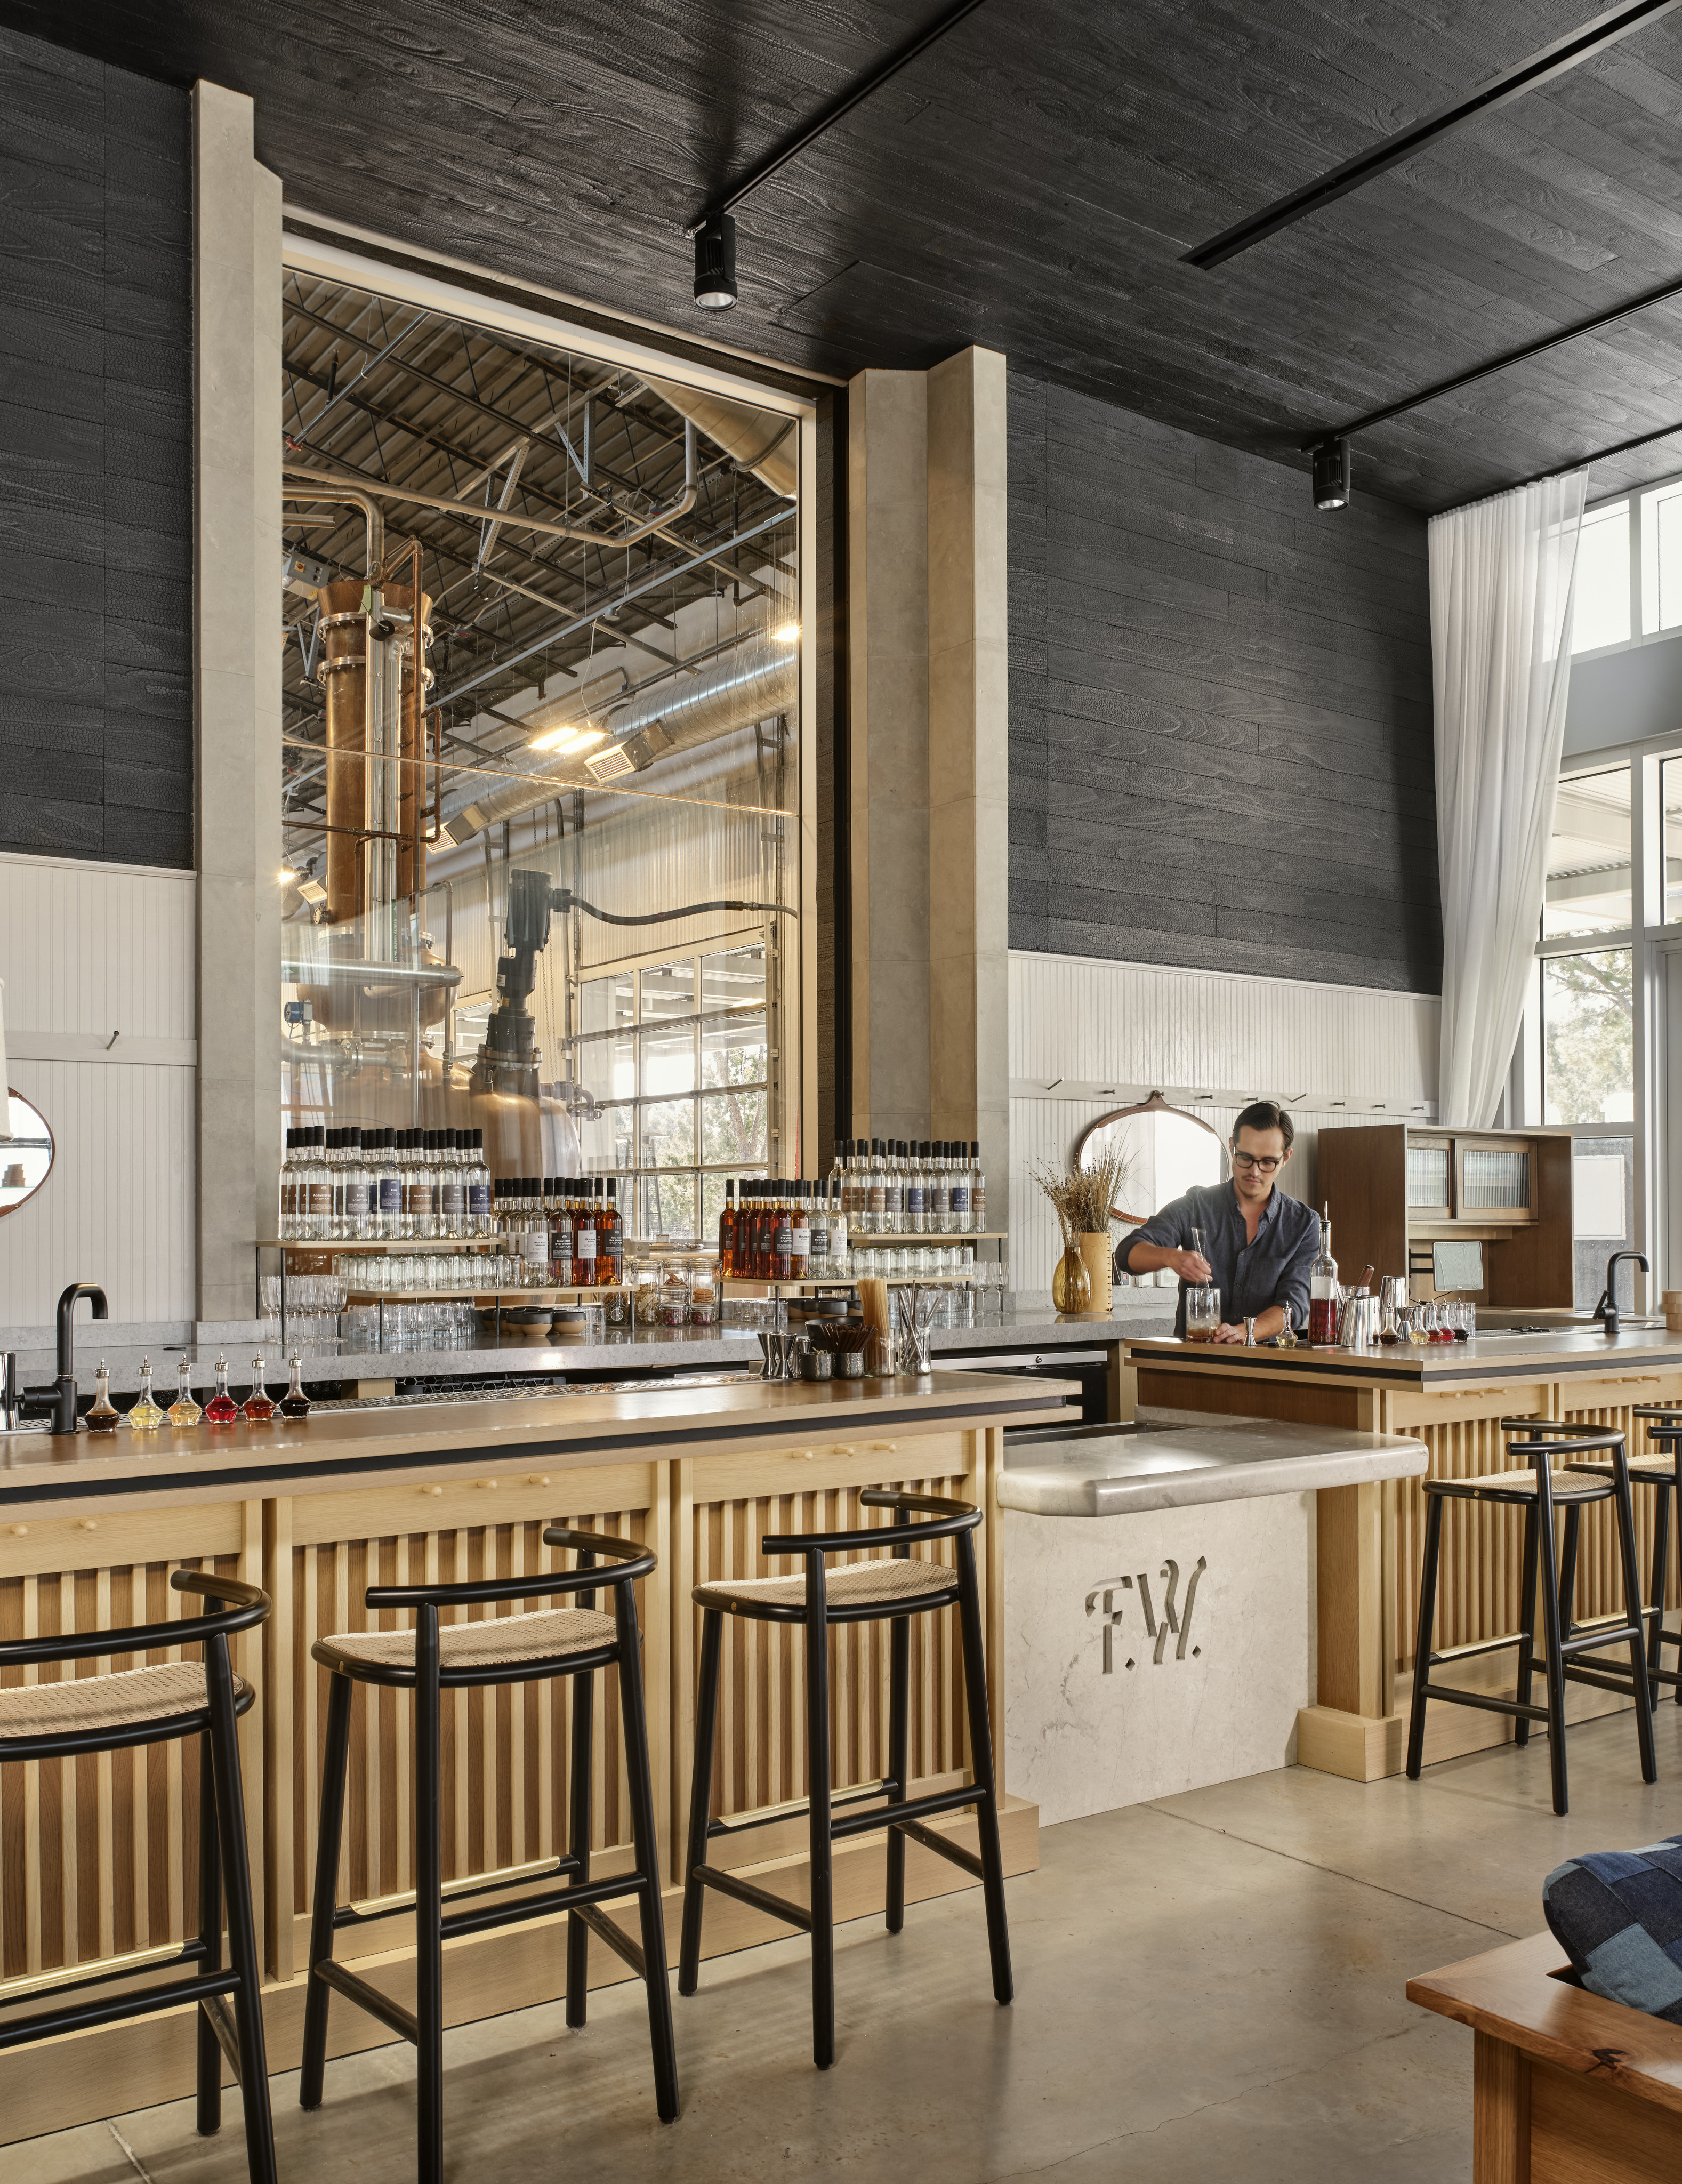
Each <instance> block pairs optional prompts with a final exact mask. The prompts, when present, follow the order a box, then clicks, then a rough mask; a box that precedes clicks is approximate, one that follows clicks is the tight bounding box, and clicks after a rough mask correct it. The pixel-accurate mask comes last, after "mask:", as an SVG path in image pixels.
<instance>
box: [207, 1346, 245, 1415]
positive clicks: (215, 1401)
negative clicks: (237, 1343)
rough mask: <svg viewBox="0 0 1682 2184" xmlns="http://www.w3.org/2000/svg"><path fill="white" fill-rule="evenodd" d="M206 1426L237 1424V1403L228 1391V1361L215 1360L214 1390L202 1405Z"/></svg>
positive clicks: (221, 1358) (224, 1359) (222, 1358)
mask: <svg viewBox="0 0 1682 2184" xmlns="http://www.w3.org/2000/svg"><path fill="white" fill-rule="evenodd" d="M204 1423H205V1424H206V1425H207V1426H232V1425H237V1424H239V1405H238V1404H237V1402H236V1401H234V1399H233V1397H232V1396H231V1395H230V1394H229V1393H228V1361H227V1359H226V1357H219V1358H218V1359H217V1360H216V1392H215V1394H214V1396H211V1398H210V1400H209V1402H208V1403H206V1405H205V1406H204Z"/></svg>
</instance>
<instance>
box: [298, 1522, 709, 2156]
mask: <svg viewBox="0 0 1682 2184" xmlns="http://www.w3.org/2000/svg"><path fill="white" fill-rule="evenodd" d="M543 1541H544V1544H545V1545H546V1546H551V1547H573V1548H576V1550H577V1554H578V1566H577V1568H576V1569H574V1570H571V1571H562V1570H554V1571H549V1572H547V1573H541V1572H540V1573H538V1574H535V1575H531V1576H526V1577H512V1578H489V1579H485V1580H480V1581H476V1582H470V1583H466V1584H462V1585H370V1587H369V1588H368V1591H367V1593H366V1595H365V1598H366V1601H367V1604H368V1606H369V1607H370V1608H382V1607H397V1608H403V1607H412V1608H413V1609H414V1610H415V1629H414V1630H354V1631H344V1632H342V1633H340V1634H338V1635H336V1636H334V1637H331V1638H323V1639H318V1640H317V1641H316V1643H315V1645H314V1646H312V1647H311V1648H310V1651H311V1652H312V1653H313V1654H314V1656H315V1659H316V1660H317V1661H319V1662H320V1663H321V1665H322V1667H323V1668H326V1669H331V1670H332V1672H333V1675H332V1685H331V1695H330V1698H329V1702H328V1708H327V1735H326V1754H325V1758H324V1760H323V1765H322V1775H321V1826H320V1837H319V1840H318V1842H317V1847H316V1853H315V1901H314V1907H313V1911H312V1915H311V1921H310V1929H309V1992H308V1994H307V1997H306V1999H305V2003H304V2067H303V2077H302V2081H301V2082H300V2085H299V2087H298V2101H299V2103H300V2105H301V2106H303V2107H304V2108H306V2109H314V2108H319V2107H320V2103H321V2081H322V2075H323V2071H324V2069H325V2066H326V2054H327V2005H328V1998H329V1995H330V1992H331V1993H333V1994H340V1995H343V1997H345V1999H346V2000H347V2001H348V2002H354V2003H356V2005H357V2006H358V2008H359V2009H365V2010H367V2011H368V2013H369V2014H370V2016H374V2017H377V2018H378V2019H379V2020H380V2022H381V2023H382V2025H389V2026H390V2028H391V2030H392V2031H393V2032H396V2033H398V2034H399V2035H400V2036H402V2037H403V2038H404V2039H405V2040H407V2041H408V2042H409V2043H410V2044H411V2046H413V2048H415V2057H416V2076H417V2080H418V2103H419V2109H420V2127H419V2147H418V2173H419V2175H420V2177H421V2184H439V2180H441V2179H442V2177H443V1946H444V1942H446V1940H448V1939H449V1938H450V1937H452V1936H454V1935H457V1934H482V1933H484V1932H486V1931H488V1930H489V1929H490V1928H492V1927H493V1926H510V1925H518V1924H520V1923H521V1922H523V1921H524V1920H526V1919H546V1918H549V1917H551V1916H553V1914H554V1913H555V1912H557V1911H565V1912H566V1913H568V1914H570V1915H569V1917H568V1919H567V1922H566V1924H567V1934H566V2021H567V2023H568V2024H569V2025H572V2026H574V2027H577V2026H580V2025H582V2024H583V2023H584V2019H585V1997H586V1983H587V1977H588V1950H589V1936H590V1935H591V1934H594V1935H595V1936H597V1938H598V1939H599V1940H600V1941H603V1942H606V1943H607V1945H608V1946H609V1947H610V1948H611V1949H613V1950H614V1951H615V1953H617V1954H618V1955H620V1956H621V1957H622V1958H624V1959H625V1961H626V1963H627V1964H629V1965H630V1966H631V1968H632V1970H633V1971H634V1972H635V1973H636V1974H637V1975H638V1978H639V1979H641V1980H642V1981H643V1982H644V1984H645V1985H646V1986H647V1988H648V1996H649V2036H650V2039H651V2041H652V2043H653V2048H654V2098H655V2103H656V2105H657V2107H658V2109H659V2110H660V2120H661V2121H662V2122H664V2123H670V2122H671V2120H672V2119H673V2118H674V2117H675V2116H676V2115H677V2054H676V2051H675V2049H674V2047H673V2044H672V2031H671V1990H670V1988H669V1987H668V1986H667V1984H666V1926H665V1921H664V1919H663V1917H662V1914H661V1908H660V1853H659V1848H658V1846H657V1843H656V1841H655V1836H654V1789H653V1784H652V1780H651V1779H650V1776H649V1735H648V1722H647V1717H646V1714H645V1713H644V1710H643V1666H642V1651H641V1648H642V1639H641V1635H640V1633H639V1632H638V1628H637V1596H636V1594H635V1592H634V1591H633V1590H632V1588H633V1586H634V1585H635V1583H636V1580H638V1578H642V1577H648V1576H649V1575H651V1574H652V1573H653V1571H654V1568H655V1567H656V1563H657V1559H658V1558H657V1557H655V1556H654V1555H653V1554H651V1553H649V1552H648V1551H647V1550H646V1549H644V1548H642V1547H639V1546H638V1545H637V1544H636V1542H635V1541H632V1540H620V1539H614V1538H612V1537H610V1535H607V1534H605V1533H601V1532H581V1531H574V1530H572V1529H570V1528H567V1527H563V1526H560V1525H551V1526H550V1527H549V1529H548V1530H546V1531H545V1532H544V1534H543ZM599 1555H600V1556H604V1557H606V1558H607V1560H608V1562H609V1563H611V1565H612V1567H611V1568H610V1569H608V1570H606V1571H601V1570H598V1569H597V1568H596V1557H598V1556H599ZM598 1585H607V1586H608V1587H610V1589H611V1591H612V1593H613V1613H612V1614H611V1615H600V1614H598V1613H596V1610H595V1588H596V1587H597V1586H598ZM569 1592H570V1593H576V1595H578V1602H577V1605H576V1607H562V1608H546V1609H541V1610H539V1611H538V1612H537V1613H534V1614H530V1615H509V1616H496V1617H493V1618H491V1619H489V1620H487V1621H486V1622H482V1623H457V1624H446V1625H445V1626H443V1628H442V1629H441V1628H440V1627H439V1624H438V1612H439V1610H440V1609H441V1608H449V1607H466V1606H470V1605H473V1604H476V1603H478V1602H492V1601H503V1600H543V1599H549V1598H551V1597H552V1596H554V1595H555V1594H557V1593H569ZM615 1665H616V1666H617V1668H618V1669H619V1702H620V1713H621V1719H622V1722H623V1726H624V1731H625V1769H626V1787H627V1793H628V1797H629V1801H630V1806H631V1833H632V1844H633V1847H634V1851H635V1857H636V1863H635V1865H634V1867H633V1868H632V1870H631V1871H630V1872H629V1873H619V1874H615V1875H614V1876H613V1878H612V1879H611V1880H591V1878H590V1765H591V1727H592V1723H591V1716H592V1713H593V1705H592V1698H591V1687H590V1684H589V1681H588V1679H589V1678H590V1677H591V1676H592V1675H593V1674H594V1673H595V1671H596V1670H597V1669H607V1668H612V1667H614V1666H615ZM556 1676H580V1677H582V1678H584V1679H585V1680H584V1682H583V1683H582V1685H580V1686H579V1689H578V1691H577V1694H576V1698H575V1701H574V1706H573V1715H572V1759H571V1784H570V1789H571V1798H570V1805H571V1819H570V1838H569V1842H568V1847H567V1850H566V1852H565V1855H564V1856H560V1857H557V1858H555V1860H554V1865H553V1867H552V1873H553V1875H554V1876H555V1877H560V1876H561V1875H565V1876H567V1877H568V1886H565V1888H557V1889H549V1890H546V1891H545V1892H543V1894H542V1895H539V1896H524V1897H520V1898H519V1899H518V1900H517V1901H515V1902H514V1903H486V1904H482V1905H480V1906H479V1907H478V1908H475V1909H471V1910H466V1911H453V1912H450V1913H448V1914H446V1913H445V1911H444V1908H443V1814H442V1811H441V1808H440V1803H439V1780H438V1777H439V1757H440V1749H441V1743H442V1734H441V1724H440V1719H439V1707H440V1694H441V1693H442V1692H444V1691H462V1690H471V1689H474V1688H475V1687H477V1686H483V1685H494V1684H524V1683H533V1682H538V1681H547V1680H550V1679H553V1678H554V1677H556ZM354 1683H364V1684H386V1685H395V1686H397V1687H398V1688H399V1689H403V1690H412V1691H414V1693H415V1895H414V1900H415V2009H414V2012H413V2014H410V2012H409V2011H408V2010H407V2009H404V2007H403V2005H402V2004H401V2003H397V2002H393V2000H392V1999H391V1998H390V1997H388V1996H387V1995H384V1994H382V1992H380V1990H379V1989H378V1988H377V1987H376V1986H370V1983H369V1982H368V1981H366V1980H365V1979H363V1978H361V1977H359V1975H358V1974H356V1973H355V1972H354V1971H352V1970H349V1969H348V1966H346V1965H344V1964H337V1963H336V1962H335V1961H334V1958H333V1936H334V1933H335V1932H336V1931H337V1929H338V1928H339V1927H341V1926H355V1925H362V1924H364V1923H365V1921H366V1920H367V1919H370V1918H379V1917H382V1916H385V1915H387V1912H388V1910H389V1908H390V1906H389V1904H388V1903H387V1904H386V1905H384V1906H382V1909H381V1910H379V1911H371V1910H370V1911H359V1910H357V1909H356V1908H354V1906H353V1905H349V1904H341V1903H339V1901H338V1865H339V1841H340V1836H341V1835H342V1833H343V1818H344V1786H345V1769H346V1763H347V1761H348V1756H349V1749H350V1697H351V1685H353V1684H354ZM531 1878H532V1875H530V1874H529V1873H522V1874H521V1875H519V1876H518V1880H519V1881H525V1880H530V1879H531ZM517 1885H518V1882H517V1881H516V1880H504V1881H500V1882H499V1881H497V1880H486V1881H485V1882H484V1883H482V1890H481V1891H476V1890H475V1888H474V1887H473V1886H472V1885H471V1883H469V1884H467V1885H465V1886H464V1885H463V1884H462V1883H460V1882H456V1883H454V1884H452V1893H453V1894H454V1895H462V1896H465V1895H472V1894H474V1893H476V1892H487V1893H488V1892H492V1891H494V1890H496V1889H497V1888H498V1887H512V1886H517ZM632 1895H634V1896H636V1897H638V1905H639V1908H640V1911H641V1914H642V1921H641V1923H642V1941H641V1942H640V1944H638V1942H634V1941H633V1940H632V1937H631V1936H630V1935H628V1934H627V1933H626V1932H625V1931H624V1930H623V1928H622V1927H621V1926H620V1925H617V1924H616V1923H615V1921H614V1920H613V1919H610V1918H609V1917H608V1915H607V1914H606V1913H605V1912H604V1911H603V1910H602V1909H601V1908H600V1906H601V1905H602V1904H604V1903H607V1902H610V1901H611V1900H612V1899H614V1898H615V1897H621V1896H632Z"/></svg>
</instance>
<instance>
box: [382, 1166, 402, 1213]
mask: <svg viewBox="0 0 1682 2184" xmlns="http://www.w3.org/2000/svg"><path fill="white" fill-rule="evenodd" d="M380 1211H381V1212H382V1213H401V1212H402V1211H403V1185H402V1184H401V1183H399V1182H398V1178H396V1176H394V1175H382V1177H381V1178H380Z"/></svg>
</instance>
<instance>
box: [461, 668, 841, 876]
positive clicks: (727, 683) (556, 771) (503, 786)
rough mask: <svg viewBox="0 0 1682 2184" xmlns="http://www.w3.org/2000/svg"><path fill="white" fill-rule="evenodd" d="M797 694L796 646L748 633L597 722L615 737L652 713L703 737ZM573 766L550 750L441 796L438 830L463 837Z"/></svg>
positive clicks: (790, 704) (521, 808) (541, 794)
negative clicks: (533, 761)
mask: <svg viewBox="0 0 1682 2184" xmlns="http://www.w3.org/2000/svg"><path fill="white" fill-rule="evenodd" d="M799 694H800V655H799V647H798V646H797V645H791V644H777V643H772V642H771V639H770V638H766V637H763V636H760V637H751V638H744V641H743V642H742V643H740V644H739V645H738V646H736V647H735V648H734V649H732V651H729V652H727V653H726V654H724V655H723V656H722V657H721V659H718V660H714V661H712V662H711V664H710V666H706V667H704V668H701V669H700V670H699V671H698V672H696V673H695V674H693V675H692V676H690V677H688V679H687V680H685V681H683V682H671V683H668V684H666V685H665V686H664V687H663V688H656V689H653V690H643V691H640V692H639V693H638V695H637V696H636V697H634V698H632V699H630V701H629V702H628V703H627V704H626V705H621V706H618V707H616V708H615V710H614V711H612V712H611V713H610V714H609V715H608V716H607V717H606V718H605V719H604V721H602V723H601V725H602V726H603V727H604V728H606V729H607V730H608V732H609V733H610V735H611V736H612V737H613V738H614V740H615V742H623V741H624V739H625V738H627V736H632V735H635V734H636V733H638V731H639V730H641V729H643V728H647V727H652V726H653V724H654V722H655V721H659V722H660V725H661V726H662V727H664V728H665V729H666V733H667V734H668V735H670V736H671V738H673V740H674V741H676V742H677V743H680V744H685V745H688V744H699V743H710V742H711V741H713V740H714V739H715V738H717V737H719V736H722V735H727V734H728V733H730V732H731V730H732V729H733V728H744V727H751V726H752V725H753V723H754V722H755V721H765V720H769V719H770V717H771V715H772V714H773V713H791V712H793V711H794V709H795V707H796V705H798V704H799ZM578 767H579V760H577V759H576V757H568V756H567V755H565V753H564V752H557V753H556V754H555V755H554V757H553V758H551V759H549V760H547V761H546V762H545V763H543V764H541V765H539V766H537V768H536V769H535V770H534V771H533V772H532V776H531V777H530V779H529V780H526V781H504V782H502V783H498V785H497V787H495V788H489V789H486V790H482V791H478V790H475V789H474V788H472V787H471V785H470V786H469V787H467V788H464V789H462V790H460V791H459V792H458V793H457V794H456V795H455V796H454V797H452V798H449V799H446V804H445V811H446V814H447V816H446V820H445V826H444V832H445V833H447V834H448V836H449V838H450V839H451V841H453V842H465V841H469V840H471V838H472V837H473V836H474V835H475V834H476V833H478V832H479V830H480V829H481V827H492V826H495V825H497V824H498V823H499V822H501V821H503V820H504V819H517V818H518V817H519V816H521V813H522V812H525V811H532V810H534V809H535V807H536V806H537V805H539V804H543V803H546V802H547V801H548V800H549V798H550V797H552V796H553V795H554V793H555V789H556V787H557V785H558V784H559V783H561V782H563V781H564V782H565V783H567V784H568V785H570V786H574V787H576V786H579V785H581V784H580V783H579V778H578ZM451 805H454V810H453V811H452V810H451V808H450V807H451Z"/></svg>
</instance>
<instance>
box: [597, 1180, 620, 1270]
mask: <svg viewBox="0 0 1682 2184" xmlns="http://www.w3.org/2000/svg"><path fill="white" fill-rule="evenodd" d="M596 1279H598V1281H601V1282H606V1283H608V1284H610V1285H611V1286H612V1287H613V1288H614V1289H617V1288H618V1287H619V1285H620V1284H621V1282H622V1281H623V1280H624V1279H625V1224H624V1223H623V1222H622V1221H621V1219H620V1217H619V1185H618V1184H617V1182H616V1181H615V1178H613V1177H612V1176H610V1177H609V1178H608V1179H607V1183H606V1185H605V1188H604V1195H603V1198H602V1202H601V1205H600V1206H599V1207H598V1208H597V1212H596Z"/></svg>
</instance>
